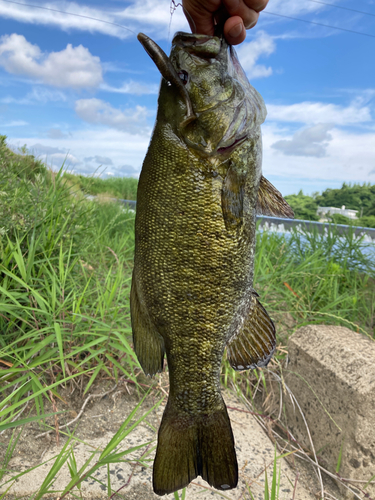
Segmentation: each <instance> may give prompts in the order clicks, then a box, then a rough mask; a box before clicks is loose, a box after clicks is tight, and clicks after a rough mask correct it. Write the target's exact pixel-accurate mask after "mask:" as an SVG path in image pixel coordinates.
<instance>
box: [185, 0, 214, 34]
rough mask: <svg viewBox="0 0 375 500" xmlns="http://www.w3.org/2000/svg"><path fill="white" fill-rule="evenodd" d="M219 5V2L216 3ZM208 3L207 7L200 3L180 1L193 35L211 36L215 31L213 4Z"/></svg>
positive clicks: (189, 0)
mask: <svg viewBox="0 0 375 500" xmlns="http://www.w3.org/2000/svg"><path fill="white" fill-rule="evenodd" d="M217 3H218V4H220V2H219V1H218V2H217ZM212 4H213V5H211V2H208V4H207V7H208V8H206V7H205V5H202V4H201V2H197V1H194V0H182V6H183V9H184V13H185V17H186V19H187V21H188V23H189V26H190V29H191V31H192V32H193V33H202V34H204V35H211V36H212V35H213V34H214V31H215V26H214V19H213V13H214V11H215V2H212Z"/></svg>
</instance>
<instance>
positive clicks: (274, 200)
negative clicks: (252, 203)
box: [256, 175, 294, 219]
mask: <svg viewBox="0 0 375 500" xmlns="http://www.w3.org/2000/svg"><path fill="white" fill-rule="evenodd" d="M256 212H257V214H258V215H270V216H271V217H272V216H273V217H285V218H286V219H293V217H294V212H293V210H292V209H291V208H290V206H289V205H288V203H287V202H286V201H285V200H284V198H283V196H282V194H281V193H280V191H278V190H277V189H276V188H275V186H273V185H272V184H271V183H270V181H268V180H267V179H266V178H265V177H263V175H262V177H261V179H260V184H259V191H258V200H257V206H256Z"/></svg>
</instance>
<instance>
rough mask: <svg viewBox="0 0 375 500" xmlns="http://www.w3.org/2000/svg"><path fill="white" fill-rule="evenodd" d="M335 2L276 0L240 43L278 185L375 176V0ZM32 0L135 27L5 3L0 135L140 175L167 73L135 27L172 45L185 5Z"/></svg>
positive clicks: (110, 170) (70, 162)
mask: <svg viewBox="0 0 375 500" xmlns="http://www.w3.org/2000/svg"><path fill="white" fill-rule="evenodd" d="M30 1H31V0H30ZM327 2H328V3H330V4H332V5H324V4H322V3H320V2H317V1H312V0H270V1H269V4H268V7H267V9H266V11H264V12H263V13H261V15H260V18H259V22H258V24H257V26H256V27H255V28H254V29H252V30H250V31H248V34H247V39H246V41H245V42H244V43H243V44H241V46H238V47H237V52H238V55H239V58H240V61H241V63H242V66H243V67H244V69H245V71H246V73H247V75H248V77H249V79H250V82H251V83H252V84H253V85H254V87H255V88H256V89H257V90H258V91H259V92H260V93H261V94H262V96H263V98H264V100H265V102H266V105H267V109H268V116H267V119H266V122H265V123H264V125H263V144H264V159H263V173H264V175H265V176H266V177H267V178H268V179H269V180H270V181H271V182H272V183H273V184H275V186H276V187H277V188H278V189H280V191H281V192H282V193H283V194H291V193H296V192H298V191H299V190H300V189H303V191H304V192H305V193H308V194H311V193H312V192H314V191H320V192H321V191H323V190H324V189H326V188H328V187H331V188H335V187H340V186H341V185H342V183H343V182H344V181H345V182H352V183H353V182H360V183H363V182H370V183H371V184H374V183H375V121H374V108H375V56H374V54H375V1H374V0H356V1H355V2H354V0H327ZM31 3H32V4H33V5H38V6H41V7H47V8H49V9H55V10H60V11H66V12H70V13H74V14H78V15H80V16H88V17H93V18H98V19H101V20H103V21H107V23H115V24H119V25H123V26H127V27H128V28H130V29H131V30H132V31H133V33H132V32H130V31H127V30H125V29H123V28H120V27H118V26H114V25H113V24H106V23H101V22H97V21H94V20H92V19H88V18H87V17H77V16H73V15H68V14H61V13H58V12H54V11H51V10H45V9H39V8H35V7H30V6H27V5H26V4H24V3H23V2H22V0H19V3H18V4H13V3H8V2H5V1H4V0H0V134H5V135H6V136H7V137H8V143H9V144H11V145H12V146H14V147H21V146H23V145H24V144H26V145H27V147H28V148H29V150H30V151H31V152H32V153H34V154H35V155H36V156H38V157H40V158H41V159H43V160H44V161H46V163H47V164H48V165H50V166H52V167H53V168H54V169H57V168H59V167H60V166H61V165H62V163H63V162H64V161H65V165H66V166H67V168H68V169H69V170H72V171H74V172H77V173H83V174H87V175H92V174H93V173H94V172H97V173H98V169H99V172H100V171H104V176H105V175H117V176H124V175H127V176H134V177H136V176H138V175H139V172H140V169H141V166H142V162H143V158H144V156H145V153H146V150H147V146H148V143H149V139H150V134H151V132H152V127H153V123H154V120H155V113H156V105H157V93H158V86H159V81H160V75H159V73H158V71H157V69H156V67H155V66H154V64H153V63H152V61H151V59H150V58H149V57H148V56H147V54H146V53H145V51H144V49H143V48H142V46H141V45H140V43H139V42H138V41H137V39H136V35H135V34H136V33H138V32H139V31H142V32H144V33H146V34H147V35H149V36H151V37H152V38H153V39H154V40H155V41H157V43H158V44H159V45H160V46H161V47H162V48H163V49H164V50H165V51H166V52H167V53H169V50H170V42H171V39H172V36H173V34H174V32H175V31H177V30H183V31H189V28H188V24H187V22H186V20H185V18H184V16H183V14H182V11H181V8H180V7H178V8H177V9H176V10H175V12H174V13H173V16H171V14H170V2H169V1H168V0H167V1H164V0H160V1H158V2H155V0H142V1H139V0H129V1H126V0H109V1H107V2H106V3H105V6H103V3H104V2H99V1H98V0H87V1H85V2H79V3H76V2H69V1H54V0H50V1H49V2H40V1H39V0H33V1H31ZM176 3H177V2H176ZM338 7H345V8H346V9H355V10H360V11H363V12H366V13H368V14H372V15H366V14H361V13H358V12H353V11H350V10H346V9H343V8H338ZM273 14H280V15H284V16H290V17H295V18H299V19H303V20H306V21H310V22H313V23H320V24H325V25H330V26H336V27H340V28H343V29H346V30H352V31H358V32H362V33H367V34H370V35H372V37H369V36H364V35H359V34H354V33H349V32H346V31H340V30H335V29H332V28H327V27H323V26H319V25H316V24H311V23H304V22H300V21H296V20H292V19H286V18H284V17H279V16H275V15H273ZM96 175H97V174H96Z"/></svg>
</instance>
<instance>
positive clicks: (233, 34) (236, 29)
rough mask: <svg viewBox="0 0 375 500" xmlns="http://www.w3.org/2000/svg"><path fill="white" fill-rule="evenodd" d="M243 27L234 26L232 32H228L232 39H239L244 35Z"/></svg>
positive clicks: (240, 24) (239, 25)
mask: <svg viewBox="0 0 375 500" xmlns="http://www.w3.org/2000/svg"><path fill="white" fill-rule="evenodd" d="M242 26H243V24H242V23H238V24H236V25H235V26H233V28H232V29H231V30H230V31H228V35H229V36H230V37H231V38H237V37H238V36H240V34H241V33H242V29H243V28H242Z"/></svg>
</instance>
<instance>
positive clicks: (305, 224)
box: [117, 200, 375, 240]
mask: <svg viewBox="0 0 375 500" xmlns="http://www.w3.org/2000/svg"><path fill="white" fill-rule="evenodd" d="M117 201H119V202H120V203H123V204H124V205H126V206H128V207H129V208H132V209H135V207H136V205H137V202H136V201H134V200H117ZM257 220H258V221H260V226H264V225H265V224H268V225H269V226H271V227H272V226H273V225H274V226H276V227H277V228H279V230H281V231H282V230H284V231H288V230H289V231H290V230H291V229H292V228H293V227H301V228H304V229H306V230H307V231H314V230H317V231H319V233H324V232H325V231H326V230H327V229H328V228H329V226H330V224H328V223H326V222H315V221H311V220H302V219H282V218H281V217H268V216H265V215H257ZM281 226H282V227H281ZM336 227H337V230H338V232H339V233H340V234H344V233H346V231H348V230H351V231H354V234H355V235H356V236H363V235H367V236H369V237H370V238H371V239H372V240H375V229H372V228H370V227H356V226H347V225H344V224H337V225H336Z"/></svg>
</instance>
